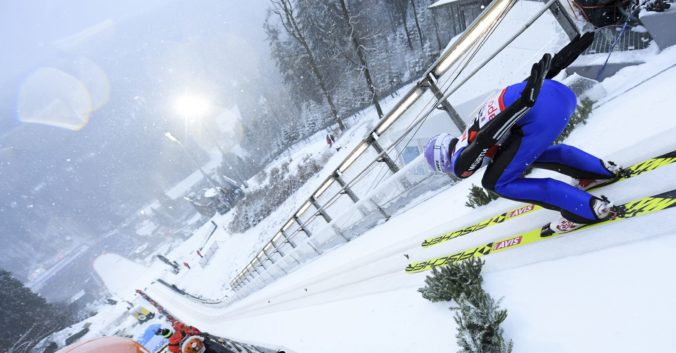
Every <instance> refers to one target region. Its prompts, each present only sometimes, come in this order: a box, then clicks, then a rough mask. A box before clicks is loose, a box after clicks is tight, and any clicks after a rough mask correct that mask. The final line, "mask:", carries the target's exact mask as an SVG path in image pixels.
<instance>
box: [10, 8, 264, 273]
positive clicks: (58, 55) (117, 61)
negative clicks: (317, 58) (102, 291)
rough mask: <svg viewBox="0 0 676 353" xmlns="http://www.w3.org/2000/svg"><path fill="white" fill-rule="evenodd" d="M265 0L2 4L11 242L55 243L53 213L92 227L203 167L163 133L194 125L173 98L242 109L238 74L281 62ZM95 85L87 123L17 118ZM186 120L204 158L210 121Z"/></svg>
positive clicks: (50, 112) (52, 107) (189, 137)
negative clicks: (193, 97) (192, 97)
mask: <svg viewBox="0 0 676 353" xmlns="http://www.w3.org/2000/svg"><path fill="white" fill-rule="evenodd" d="M268 5H269V2H268V1H267V0H265V1H263V0H256V1H246V0H171V1H170V0H116V1H109V0H106V1H104V0H5V1H2V2H0V47H1V48H2V52H3V55H1V56H0V234H2V237H3V239H2V240H3V242H4V241H17V242H22V241H33V242H35V241H38V240H39V239H47V238H50V240H51V241H54V242H58V241H59V239H58V237H59V236H62V235H59V234H53V233H54V232H52V231H48V229H56V228H58V227H56V228H54V227H52V228H47V226H46V225H45V224H47V223H48V222H49V220H51V219H59V220H60V222H67V224H69V225H71V227H72V228H73V229H75V228H78V229H80V230H81V231H82V233H83V234H87V236H96V234H100V232H102V231H105V229H110V227H112V226H114V225H115V224H116V222H119V221H120V219H121V218H122V217H123V216H124V214H128V213H129V212H133V211H134V210H136V209H137V208H136V207H138V206H140V205H142V204H143V203H144V202H145V203H147V202H150V201H152V200H153V199H154V198H156V197H157V196H158V195H159V193H161V192H162V191H163V190H167V189H168V188H169V187H171V185H173V183H176V182H177V181H178V180H180V179H181V178H182V177H185V176H187V174H189V173H190V172H192V171H193V170H194V164H192V163H191V161H189V160H187V159H186V158H187V157H186V156H185V155H184V154H183V153H182V152H181V150H180V148H178V147H177V146H176V145H175V144H172V143H171V142H168V141H167V140H166V139H165V138H164V132H165V131H173V132H174V133H180V132H186V131H185V130H183V127H184V125H185V123H186V121H187V119H186V117H180V116H178V114H177V113H176V111H175V109H173V107H172V104H173V102H174V101H175V100H176V96H177V95H179V94H181V93H185V91H186V90H195V91H196V92H197V93H199V94H203V95H205V96H206V97H208V99H210V101H211V104H212V105H213V107H212V110H211V114H210V118H211V119H212V120H216V119H221V120H222V117H223V116H224V115H227V113H228V112H229V111H230V110H231V109H233V108H234V106H235V105H236V104H237V102H236V98H234V97H235V94H233V92H234V91H233V90H238V87H237V82H238V81H239V80H245V79H246V80H253V81H254V82H256V80H259V79H260V75H262V73H261V72H260V68H261V67H262V66H265V65H272V64H267V62H269V61H270V58H269V55H268V51H267V44H266V43H265V40H264V39H265V35H264V32H263V29H262V24H263V21H264V19H265V15H266V9H267V7H268ZM45 69H46V70H45ZM45 73H47V74H45ZM58 80H61V81H62V82H55V81H58ZM83 87H84V88H83ZM31 90H32V91H31ZM83 90H84V91H83ZM26 92H28V93H26ZM78 92H79V93H78ZM82 92H85V93H82ZM188 93H190V92H188ZM87 94H88V95H89V96H90V97H91V100H92V104H93V107H92V109H91V110H92V113H91V114H88V115H87V114H85V115H87V116H85V118H87V119H88V121H84V122H83V123H82V126H81V127H79V128H78V129H72V130H69V129H64V128H60V127H55V126H53V125H44V124H31V123H23V122H21V121H20V120H19V115H20V110H21V109H20V108H21V102H23V103H24V105H27V106H28V109H29V110H30V109H32V110H31V112H32V113H33V114H38V115H39V114H40V113H43V115H46V116H47V117H48V118H50V119H51V118H59V114H63V113H64V112H68V111H69V109H75V108H78V107H79V106H78V104H75V103H79V100H81V99H82V97H86V96H87ZM238 94H240V95H241V94H242V93H241V92H238ZM247 94H248V93H247ZM251 94H253V95H255V94H256V92H251ZM26 96H27V97H29V98H28V99H25V97H26ZM70 100H72V101H70ZM20 101H21V102H20ZM64 102H65V103H64ZM73 102H75V103H73ZM99 103H101V104H102V105H101V104H99ZM36 104H37V106H36ZM40 104H43V105H44V106H41V105H40ZM23 108H24V109H25V108H26V107H23ZM219 117H220V118H219ZM85 120H86V119H85ZM189 123H190V124H192V125H194V126H191V127H190V129H189V131H187V132H188V134H184V136H183V137H185V138H186V141H185V142H186V145H188V147H189V148H191V149H192V150H193V151H194V153H195V155H197V156H199V155H200V154H202V160H204V155H203V152H202V151H201V150H200V149H199V148H198V147H197V145H198V144H199V143H200V139H204V138H206V137H208V132H210V130H213V128H214V126H215V125H214V121H205V122H199V123H195V122H192V121H190V122H189ZM215 137H216V138H221V139H222V138H223V136H215ZM210 138H212V139H214V136H211V137H210ZM50 232H52V233H50ZM48 233H50V234H48ZM57 233H58V232H57ZM63 236H65V235H63ZM6 238H7V239H6ZM0 267H5V268H6V267H8V264H6V263H5V262H4V261H3V262H0Z"/></svg>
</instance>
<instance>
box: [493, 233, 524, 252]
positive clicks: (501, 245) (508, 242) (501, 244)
mask: <svg viewBox="0 0 676 353" xmlns="http://www.w3.org/2000/svg"><path fill="white" fill-rule="evenodd" d="M522 239H523V237H522V236H520V235H519V236H518V237H514V238H511V239H507V240H503V241H501V242H498V243H495V245H493V250H500V249H504V248H508V247H510V246H515V245H519V244H521V240H522Z"/></svg>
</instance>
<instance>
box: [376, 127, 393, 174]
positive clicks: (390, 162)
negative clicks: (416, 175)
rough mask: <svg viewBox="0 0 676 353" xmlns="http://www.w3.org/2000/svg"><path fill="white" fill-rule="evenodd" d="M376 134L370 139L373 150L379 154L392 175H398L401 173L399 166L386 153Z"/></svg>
mask: <svg viewBox="0 0 676 353" xmlns="http://www.w3.org/2000/svg"><path fill="white" fill-rule="evenodd" d="M377 136H378V135H376V134H375V133H373V134H371V138H370V139H369V144H370V145H371V146H373V148H374V149H375V150H376V152H378V154H379V155H380V156H381V157H380V158H381V159H382V161H383V162H385V164H386V165H387V167H388V168H389V169H390V171H391V172H392V174H396V173H397V172H398V171H399V166H398V165H397V164H396V163H394V161H393V160H392V158H390V155H389V154H387V152H385V150H384V149H383V148H382V146H380V144H379V143H378V139H377Z"/></svg>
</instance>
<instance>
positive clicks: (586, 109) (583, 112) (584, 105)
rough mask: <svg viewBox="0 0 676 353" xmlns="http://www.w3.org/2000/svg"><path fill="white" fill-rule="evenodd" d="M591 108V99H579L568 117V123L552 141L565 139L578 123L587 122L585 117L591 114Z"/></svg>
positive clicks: (592, 105) (559, 141) (592, 103)
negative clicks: (575, 107)
mask: <svg viewBox="0 0 676 353" xmlns="http://www.w3.org/2000/svg"><path fill="white" fill-rule="evenodd" d="M593 108H594V102H593V101H592V100H591V99H589V98H585V99H583V100H581V101H580V103H578V105H577V109H576V110H575V112H574V113H573V115H572V116H571V117H570V120H569V121H568V125H566V127H565V128H564V129H563V131H562V132H561V135H559V137H558V138H557V139H556V141H555V142H554V143H561V142H562V141H563V140H565V139H566V137H568V135H570V133H571V132H573V130H575V128H576V127H577V126H578V125H580V124H582V125H585V124H587V118H589V114H591V112H592V110H593Z"/></svg>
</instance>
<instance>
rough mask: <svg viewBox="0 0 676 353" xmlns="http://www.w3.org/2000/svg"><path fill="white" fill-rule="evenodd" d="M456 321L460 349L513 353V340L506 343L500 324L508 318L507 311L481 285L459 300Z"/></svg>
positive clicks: (485, 352)
mask: <svg viewBox="0 0 676 353" xmlns="http://www.w3.org/2000/svg"><path fill="white" fill-rule="evenodd" d="M457 303H458V307H455V308H451V310H453V311H455V316H454V320H455V322H456V324H457V325H458V334H457V335H456V337H457V339H458V345H459V346H460V348H461V350H460V352H467V353H509V352H511V351H512V346H513V343H512V341H509V342H506V341H505V339H504V338H503V336H502V334H503V330H502V328H500V324H502V322H503V321H505V319H506V318H507V310H501V309H500V307H499V304H500V303H499V301H498V302H496V301H495V300H493V298H491V296H490V295H489V294H488V293H486V292H485V291H484V290H483V289H481V288H480V287H471V288H470V289H469V290H468V292H467V293H466V294H463V296H462V298H461V299H460V300H459V301H457Z"/></svg>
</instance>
